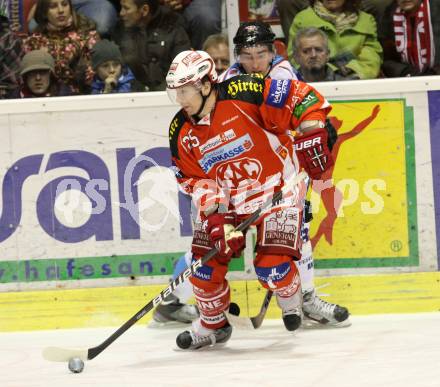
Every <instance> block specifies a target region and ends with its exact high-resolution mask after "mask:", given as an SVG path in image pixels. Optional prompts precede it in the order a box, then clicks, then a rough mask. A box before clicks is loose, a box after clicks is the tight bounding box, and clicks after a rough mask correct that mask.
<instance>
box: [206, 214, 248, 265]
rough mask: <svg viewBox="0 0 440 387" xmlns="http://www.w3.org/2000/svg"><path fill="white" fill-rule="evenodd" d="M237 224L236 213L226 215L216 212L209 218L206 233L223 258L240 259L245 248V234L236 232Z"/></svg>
mask: <svg viewBox="0 0 440 387" xmlns="http://www.w3.org/2000/svg"><path fill="white" fill-rule="evenodd" d="M237 224H238V220H237V214H236V213H235V212H228V213H225V214H219V213H217V212H216V213H214V214H211V215H209V216H208V223H207V227H206V231H207V232H208V234H209V236H210V238H211V240H212V242H214V245H215V247H216V248H217V250H218V251H219V255H220V256H222V257H225V258H231V257H239V256H240V254H241V252H242V250H243V249H244V247H245V238H244V235H243V233H242V232H241V231H235V226H236V225H237Z"/></svg>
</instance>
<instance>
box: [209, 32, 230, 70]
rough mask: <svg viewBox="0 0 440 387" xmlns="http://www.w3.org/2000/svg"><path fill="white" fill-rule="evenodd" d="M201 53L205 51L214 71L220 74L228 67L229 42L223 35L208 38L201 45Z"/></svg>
mask: <svg viewBox="0 0 440 387" xmlns="http://www.w3.org/2000/svg"><path fill="white" fill-rule="evenodd" d="M202 50H203V51H206V52H207V53H208V54H209V56H210V57H211V58H212V60H213V61H214V63H215V71H217V74H221V73H222V72H223V71H226V70H227V69H228V67H229V64H230V61H229V42H228V37H227V36H226V35H223V34H214V35H210V36H208V38H207V39H206V40H205V43H203V48H202Z"/></svg>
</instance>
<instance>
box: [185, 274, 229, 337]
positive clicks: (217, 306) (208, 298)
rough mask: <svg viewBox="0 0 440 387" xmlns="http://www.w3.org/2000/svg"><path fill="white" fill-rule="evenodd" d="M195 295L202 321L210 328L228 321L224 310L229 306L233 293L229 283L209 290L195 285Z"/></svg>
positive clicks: (215, 327)
mask: <svg viewBox="0 0 440 387" xmlns="http://www.w3.org/2000/svg"><path fill="white" fill-rule="evenodd" d="M193 291H194V297H195V299H196V302H197V306H198V308H199V312H200V323H201V324H202V325H203V326H204V327H206V328H210V329H218V328H221V327H222V326H224V325H225V323H226V322H227V320H226V317H225V315H224V313H223V312H224V311H225V310H227V309H228V308H229V304H230V299H231V294H230V289H229V284H228V282H227V281H226V280H225V281H224V282H223V283H222V284H220V285H218V284H217V286H215V287H214V286H212V287H210V289H209V290H207V289H201V288H198V287H197V286H196V285H194V286H193Z"/></svg>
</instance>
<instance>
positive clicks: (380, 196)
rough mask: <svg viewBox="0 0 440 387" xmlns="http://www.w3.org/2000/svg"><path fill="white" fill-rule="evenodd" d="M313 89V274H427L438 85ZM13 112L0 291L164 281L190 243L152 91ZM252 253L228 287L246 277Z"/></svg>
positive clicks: (1, 119)
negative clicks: (316, 118)
mask: <svg viewBox="0 0 440 387" xmlns="http://www.w3.org/2000/svg"><path fill="white" fill-rule="evenodd" d="M316 87H317V89H318V90H319V91H321V93H322V94H324V95H325V96H326V97H327V98H328V99H329V100H330V101H331V102H332V104H333V110H332V112H331V113H330V118H331V120H332V122H333V124H334V126H335V127H336V129H337V130H338V133H339V136H340V137H339V140H338V143H337V144H336V148H335V151H334V153H335V156H336V158H337V163H336V167H335V169H334V171H332V175H331V176H327V178H328V182H329V183H330V186H329V187H327V188H326V189H325V190H324V191H322V195H321V198H319V196H317V194H316V193H313V194H312V196H311V199H312V201H313V205H314V206H313V208H314V211H315V213H314V216H315V220H314V221H313V222H312V230H311V238H312V242H313V244H314V245H315V249H314V254H315V257H316V259H315V268H316V269H317V273H318V275H319V274H322V275H325V276H328V275H352V274H377V273H390V272H395V273H400V272H425V271H426V272H429V271H436V270H438V251H437V237H436V235H437V234H436V232H437V231H438V230H437V227H436V222H437V221H438V218H439V216H437V212H436V211H438V203H437V201H438V192H439V189H438V188H439V187H440V185H439V184H437V183H438V182H437V180H438V174H437V173H434V174H433V170H439V165H434V163H437V161H436V158H434V157H432V156H431V154H433V155H436V154H438V152H436V149H437V147H436V146H435V143H434V142H433V143H431V138H433V137H438V136H435V128H437V125H438V119H437V118H436V117H437V110H438V109H437V107H436V106H437V99H436V98H438V92H436V91H433V90H439V89H440V81H439V80H438V79H437V78H436V77H432V78H431V77H425V78H423V80H421V79H409V80H405V91H404V92H403V91H402V87H403V86H402V82H401V81H399V80H380V81H365V82H342V83H339V82H335V83H326V84H316ZM19 102H20V103H17V101H2V103H1V104H0V131H1V134H2V138H4V141H3V142H2V143H1V144H0V169H1V170H2V171H3V172H2V173H3V175H2V176H0V180H2V182H1V183H2V198H1V201H2V214H1V218H0V248H1V252H2V253H1V255H0V291H20V290H23V291H24V290H37V289H38V290H40V289H57V288H62V289H74V288H82V287H88V288H92V287H110V286H124V285H125V286H130V285H148V284H150V285H151V284H160V283H165V282H166V281H167V280H168V279H169V276H170V274H171V272H172V269H173V265H174V263H175V261H176V259H177V258H178V257H179V255H180V254H181V253H182V252H184V251H186V250H187V249H188V247H189V245H190V241H191V234H192V228H191V220H190V215H189V202H188V199H187V198H185V196H184V195H183V194H182V193H179V192H178V189H177V185H176V183H175V180H174V175H173V172H172V170H171V169H170V166H171V161H170V152H169V149H168V135H167V127H168V125H169V122H170V121H171V118H172V117H173V115H174V113H175V112H176V107H175V106H172V105H171V104H170V103H169V101H168V99H167V96H166V94H165V93H144V94H128V95H110V96H81V97H65V98H53V99H40V100H38V101H37V100H26V101H19ZM436 109H437V110H436ZM433 128H434V129H433ZM336 153H337V154H336ZM435 157H436V156H435ZM1 178H2V179H1ZM329 188H330V189H329ZM314 189H315V191H317V190H318V191H319V187H318V186H317V185H315V187H314ZM329 192H332V193H331V194H329ZM435 199H437V201H435ZM433 208H434V209H435V211H433ZM252 254H253V253H252V249H249V251H248V252H247V254H245V256H244V259H243V260H238V261H234V267H232V268H231V269H232V270H231V279H233V280H238V279H241V280H252V279H253V278H255V277H254V273H253V271H252V267H251V266H252Z"/></svg>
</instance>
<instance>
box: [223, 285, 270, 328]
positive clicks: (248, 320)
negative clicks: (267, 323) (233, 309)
mask: <svg viewBox="0 0 440 387" xmlns="http://www.w3.org/2000/svg"><path fill="white" fill-rule="evenodd" d="M272 296H273V291H272V290H268V291H267V292H266V296H265V297H264V300H263V304H262V305H261V308H260V312H259V313H258V314H257V315H256V316H254V317H239V316H237V315H233V314H231V313H229V312H225V314H226V318H227V319H228V321H229V322H230V324H231V325H232V326H233V327H235V328H242V329H258V328H260V327H261V324H262V323H263V320H264V317H265V316H266V312H267V310H268V309H269V304H270V301H271V300H272Z"/></svg>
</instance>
